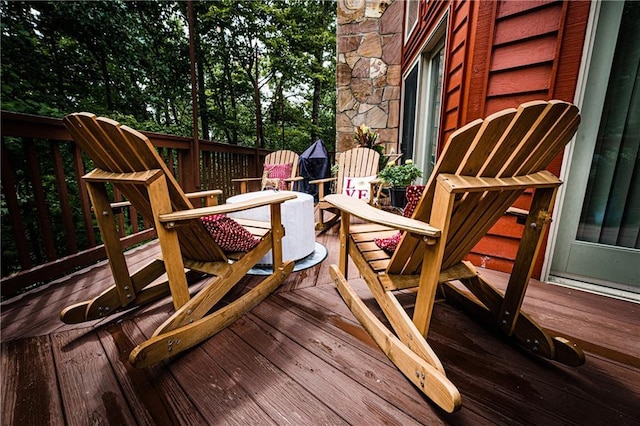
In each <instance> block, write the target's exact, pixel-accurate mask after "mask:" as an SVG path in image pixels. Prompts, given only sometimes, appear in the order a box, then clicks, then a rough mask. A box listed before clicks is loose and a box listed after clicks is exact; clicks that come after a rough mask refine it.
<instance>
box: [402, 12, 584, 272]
mask: <svg viewBox="0 0 640 426" xmlns="http://www.w3.org/2000/svg"><path fill="white" fill-rule="evenodd" d="M420 7H421V10H420V15H419V16H420V20H419V22H418V27H417V28H416V30H415V31H414V33H413V34H412V37H411V39H410V40H409V42H408V43H407V44H406V45H405V54H404V58H403V70H406V68H407V67H408V66H409V65H410V64H411V63H412V62H413V59H414V58H415V57H416V55H418V54H419V53H420V49H421V46H423V45H424V42H425V41H426V39H427V37H428V36H429V34H430V33H431V32H432V31H433V30H434V29H435V25H436V24H437V23H438V22H439V19H440V17H441V16H442V14H443V13H444V12H445V11H447V10H448V12H449V28H448V32H447V46H446V49H447V50H446V63H445V78H444V82H443V88H444V89H443V91H444V99H443V111H442V118H441V135H440V138H439V141H440V147H439V148H440V150H441V149H442V147H443V145H444V142H443V141H446V138H447V137H448V136H449V135H450V134H451V133H452V132H453V131H454V130H455V129H457V128H459V127H460V126H462V125H464V124H465V123H468V122H469V121H471V120H474V119H476V118H480V117H486V116H487V115H489V114H491V113H494V112H496V111H499V110H502V109H504V108H509V107H517V106H518V105H520V104H521V103H523V102H527V101H530V100H534V99H561V100H566V101H573V100H574V95H575V88H576V83H577V78H578V73H579V67H580V60H581V57H582V46H583V43H584V37H585V31H586V25H587V20H588V15H589V9H590V3H589V2H588V1H559V0H533V1H520V0H509V1H500V2H498V1H464V0H462V1H449V2H446V1H445V2H421V5H420ZM561 162H562V158H557V159H555V160H554V161H553V162H552V163H551V164H550V166H549V167H548V169H549V170H550V171H551V172H553V173H555V174H556V175H558V174H559V173H560V165H561ZM530 198H531V197H530V194H526V195H525V196H523V197H521V199H520V200H518V202H517V203H516V204H517V206H518V207H520V208H525V209H526V208H528V207H529V202H530ZM521 232H522V225H518V224H517V223H516V222H515V218H513V217H505V218H503V219H502V220H500V221H499V222H498V223H497V224H496V225H495V226H494V227H493V228H492V229H491V231H490V232H489V234H488V236H487V237H486V238H485V239H484V240H482V241H481V242H480V243H479V244H478V245H477V246H476V247H475V248H474V250H473V252H472V253H471V254H470V255H469V260H471V261H472V262H474V263H475V264H477V265H483V266H486V267H489V268H491V269H497V270H500V271H505V272H510V270H511V266H512V264H513V259H514V258H515V250H516V249H517V245H518V242H519V235H520V234H521ZM543 247H544V246H543ZM543 258H544V254H543V250H541V254H540V255H539V256H538V260H537V263H536V266H535V268H534V276H536V277H538V276H539V275H540V271H541V268H542V259H543Z"/></svg>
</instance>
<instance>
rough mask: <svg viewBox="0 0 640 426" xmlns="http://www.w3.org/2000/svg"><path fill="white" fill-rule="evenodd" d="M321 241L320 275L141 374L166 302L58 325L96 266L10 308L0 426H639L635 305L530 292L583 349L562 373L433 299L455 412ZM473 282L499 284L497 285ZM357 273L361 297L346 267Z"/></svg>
mask: <svg viewBox="0 0 640 426" xmlns="http://www.w3.org/2000/svg"><path fill="white" fill-rule="evenodd" d="M319 241H320V242H321V243H322V244H324V245H325V246H326V247H327V248H328V251H329V256H328V258H327V259H326V260H325V261H324V262H323V263H322V264H320V265H318V266H316V267H313V268H311V269H308V270H305V271H300V272H297V273H294V274H292V275H291V276H289V278H288V279H287V281H286V282H285V283H284V285H283V287H282V288H281V289H280V290H279V292H278V293H277V294H274V295H272V296H271V297H269V298H268V299H267V300H266V301H265V302H263V303H261V304H260V305H258V306H257V307H256V308H254V309H253V310H252V311H251V312H250V313H249V314H247V315H245V316H244V317H242V318H241V319H240V320H238V321H237V322H236V323H234V324H233V325H232V326H231V327H229V328H227V329H225V330H224V331H222V332H220V333H219V334H217V335H216V336H214V337H213V338H211V339H209V340H208V341H206V342H205V343H203V344H201V345H200V346H198V347H196V348H194V349H193V350H190V351H187V352H186V353H184V354H182V355H180V356H178V357H176V358H174V359H172V360H170V361H168V362H165V363H161V364H159V365H156V366H154V367H152V368H149V369H145V370H138V369H135V368H133V367H131V366H130V364H129V363H128V361H127V357H128V354H129V352H130V351H131V349H132V348H133V347H134V346H135V345H136V344H138V343H140V342H141V341H143V339H144V337H145V336H146V337H148V336H149V335H150V334H151V333H152V332H153V330H154V329H155V328H156V327H157V325H159V324H160V323H161V322H162V321H164V320H165V319H166V318H168V316H169V313H170V312H171V311H172V305H171V304H170V302H169V301H168V299H165V300H163V301H160V302H157V303H155V304H152V305H150V306H148V307H145V308H143V309H140V310H139V311H138V312H128V313H123V314H121V315H119V316H118V317H116V318H113V317H111V318H110V319H109V321H94V322H91V323H84V324H80V325H77V326H69V325H65V324H63V323H62V322H61V321H60V320H59V318H58V316H59V313H60V311H61V310H62V308H63V307H65V306H67V305H69V304H71V303H74V302H76V301H81V300H83V299H84V298H86V297H87V296H88V294H89V293H92V294H95V292H96V289H98V288H101V287H106V286H107V285H108V284H109V281H110V271H109V268H108V266H107V265H106V263H104V262H103V263H101V264H98V265H96V266H94V267H92V268H89V269H86V270H83V271H80V272H78V273H75V274H73V275H71V276H69V277H66V278H65V279H64V280H63V281H64V282H61V283H58V284H55V285H50V286H49V288H46V289H40V290H39V291H37V292H34V293H32V294H27V295H24V296H22V297H21V298H19V299H15V300H11V301H8V302H6V303H4V304H3V305H2V317H1V321H2V322H1V326H2V375H1V378H0V380H1V381H2V424H3V425H27V424H29V425H31V424H34V425H35V424H69V425H84V424H89V423H92V424H119V425H120V424H122V425H124V424H252V425H253V424H294V425H316V424H368V425H373V424H400V425H410V424H429V425H432V424H456V425H457V424H460V425H478V424H504V425H513V424H537V425H553V424H557V425H567V424H579V425H593V424H602V425H614V424H615V425H624V424H639V422H640V420H638V419H640V358H639V356H640V355H639V354H640V305H637V304H633V303H630V302H624V301H620V300H615V299H611V298H606V297H603V296H598V295H594V294H589V293H585V292H582V291H578V290H573V289H567V288H562V287H557V286H552V285H546V284H542V283H539V282H535V281H534V282H532V283H531V285H530V287H529V291H528V295H527V298H526V299H525V302H524V310H525V311H527V312H528V313H530V314H531V315H532V316H533V317H534V318H535V319H537V320H538V321H539V322H540V323H541V324H542V325H543V326H544V327H547V328H549V329H550V330H552V331H557V332H562V333H563V334H565V335H567V336H570V337H571V338H572V340H573V341H575V342H577V343H579V344H581V346H582V347H583V349H584V350H585V352H586V353H587V361H586V364H585V365H583V366H581V367H577V368H571V367H566V366H563V365H560V364H556V363H553V362H548V361H546V360H543V359H540V358H536V357H535V356H533V355H530V354H529V353H528V352H526V351H524V350H520V349H518V348H517V347H515V346H512V345H510V344H509V343H508V342H506V341H505V340H503V339H500V338H498V337H497V336H496V335H494V334H493V333H492V332H491V331H490V330H488V329H485V328H483V327H482V326H480V325H479V324H477V323H476V322H474V321H473V320H472V319H471V318H470V317H468V316H466V315H465V314H464V313H463V312H461V311H459V310H457V309H456V308H455V307H452V306H450V305H448V304H446V303H444V301H440V302H438V303H436V307H435V310H434V316H433V321H432V324H431V329H430V334H429V342H430V343H431V345H432V346H433V348H434V350H435V351H436V353H437V354H438V355H439V357H440V359H441V360H442V362H443V364H444V367H445V371H447V374H448V376H449V377H450V379H451V381H452V382H453V383H454V384H455V385H456V386H457V387H458V389H459V390H460V392H461V393H462V398H463V405H462V409H461V410H460V411H458V412H456V413H454V414H450V415H449V414H446V413H444V412H442V411H441V410H439V409H438V408H437V407H435V406H434V405H432V404H431V403H430V402H429V401H428V400H427V399H426V398H424V397H423V396H422V394H421V393H420V392H418V391H417V389H415V388H414V387H413V385H412V384H411V383H410V382H409V381H407V380H406V379H405V378H404V376H403V375H402V374H401V373H400V372H399V371H398V370H397V369H396V368H395V367H394V365H393V364H392V363H391V362H390V361H389V360H388V359H387V358H386V357H385V356H384V354H383V353H382V352H381V351H380V350H379V349H378V348H377V346H376V345H375V344H374V343H373V341H372V340H371V339H370V337H369V336H368V334H367V333H366V332H365V331H364V330H363V328H362V327H361V326H360V324H359V323H358V322H357V320H355V318H354V317H353V316H352V314H351V312H350V311H349V310H348V308H347V307H346V305H345V304H344V303H343V301H342V299H341V298H340V296H339V294H338V292H337V291H336V289H335V287H334V286H333V283H332V282H331V279H330V277H329V272H328V266H329V264H331V263H337V256H338V238H337V236H336V234H335V233H331V232H329V233H327V234H325V235H323V236H321V237H319ZM158 252H159V249H158V246H157V243H155V242H153V243H150V244H147V245H146V246H143V247H140V248H137V249H135V250H133V251H131V252H129V253H128V256H127V259H128V263H129V266H130V268H131V269H132V270H135V269H136V266H137V265H140V264H141V263H143V262H144V261H145V260H147V259H149V258H150V257H153V256H156V255H157V254H158ZM482 272H483V273H485V274H487V275H491V278H492V280H493V281H494V282H495V283H497V284H499V285H502V288H504V286H506V279H507V276H506V275H504V274H501V273H497V272H493V271H484V270H482ZM350 274H351V276H350V281H351V283H352V285H354V286H355V287H356V288H358V289H360V290H364V289H365V287H366V285H365V284H364V282H363V281H362V280H360V279H359V278H358V277H357V276H356V275H355V268H351V269H350ZM255 279H256V278H251V277H247V278H245V281H246V284H247V285H248V286H250V285H251V283H252V280H255ZM257 279H261V278H257ZM89 289H91V290H90V291H89ZM406 297H407V298H410V297H411V294H410V293H407V294H406Z"/></svg>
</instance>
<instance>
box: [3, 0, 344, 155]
mask: <svg viewBox="0 0 640 426" xmlns="http://www.w3.org/2000/svg"><path fill="white" fill-rule="evenodd" d="M191 4H192V7H193V9H194V12H195V16H196V25H195V30H196V39H195V41H196V43H195V44H196V59H197V67H196V69H197V74H198V75H197V84H198V96H199V105H198V109H199V114H200V125H201V126H206V127H207V128H206V129H205V130H206V131H205V132H202V133H205V134H211V135H215V137H216V138H221V140H219V141H220V142H229V143H241V144H245V145H252V144H254V143H255V141H256V139H262V140H264V143H265V145H266V146H278V148H280V145H281V143H282V128H283V127H284V129H285V138H284V140H285V144H286V145H287V148H289V149H296V150H298V151H301V150H303V149H304V148H306V147H307V146H308V145H309V144H310V143H311V142H313V141H314V139H315V138H317V137H318V136H322V137H323V138H324V139H325V143H327V144H328V145H329V146H333V143H334V139H335V124H334V122H335V120H334V119H333V117H334V114H335V84H334V83H333V82H334V78H335V77H334V75H335V14H336V3H335V2H334V1H315V0H314V1H311V0H289V1H275V0H251V1H241V2H238V1H237V0H218V1H212V2H192V3H191ZM187 5H188V4H187V2H184V1H166V2H165V1H123V0H109V1H104V0H103V1H91V2H78V1H66V2H60V1H38V2H35V1H32V2H17V1H11V2H1V3H0V9H1V10H0V11H1V13H2V17H3V18H2V22H1V26H2V49H1V50H0V55H1V57H0V66H1V74H2V84H1V91H2V92H1V95H2V109H7V110H12V111H18V112H26V113H33V114H43V115H55V116H63V115H65V114H68V113H70V112H74V111H79V110H85V111H91V112H94V113H96V114H102V115H110V116H114V115H118V114H119V115H123V116H125V117H131V118H132V119H133V120H132V121H135V122H136V123H139V124H141V125H144V126H146V127H141V129H143V130H145V129H147V130H151V129H153V130H156V131H164V132H176V131H179V132H180V135H183V136H191V133H192V130H191V125H192V124H191V123H192V113H191V112H192V108H193V105H192V98H191V76H190V55H189V37H188V10H187ZM275 75H280V76H281V77H279V78H274V76H275ZM280 88H281V89H282V90H281V92H282V96H280V93H281V92H280ZM256 90H257V93H258V96H257V97H256V96H255V94H256ZM258 122H259V123H260V124H261V126H260V127H261V129H259V128H258V126H257V123H258ZM283 125H284V126H283ZM256 132H261V134H260V135H259V137H258V138H256ZM322 132H324V133H322ZM202 133H201V134H202Z"/></svg>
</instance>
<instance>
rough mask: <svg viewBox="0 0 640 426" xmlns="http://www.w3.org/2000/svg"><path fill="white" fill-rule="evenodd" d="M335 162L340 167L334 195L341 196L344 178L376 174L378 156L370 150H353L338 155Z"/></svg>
mask: <svg viewBox="0 0 640 426" xmlns="http://www.w3.org/2000/svg"><path fill="white" fill-rule="evenodd" d="M336 162H337V163H338V164H339V165H340V167H339V168H338V180H337V182H336V193H337V194H341V193H342V186H343V184H344V178H345V177H367V176H374V175H377V174H378V167H379V163H380V154H379V153H378V152H377V151H375V150H373V149H370V148H353V149H350V150H348V151H343V152H341V153H339V154H338V156H337V158H336Z"/></svg>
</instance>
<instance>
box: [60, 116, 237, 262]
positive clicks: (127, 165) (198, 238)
mask: <svg viewBox="0 0 640 426" xmlns="http://www.w3.org/2000/svg"><path fill="white" fill-rule="evenodd" d="M64 124H65V126H66V127H67V129H68V130H69V133H71V136H72V137H73V139H74V141H75V142H76V143H77V144H78V145H79V147H80V148H81V149H82V150H83V151H84V152H85V153H86V154H87V155H88V156H89V158H91V160H92V161H93V164H94V166H95V167H97V168H98V169H101V170H104V171H107V172H112V173H130V172H144V171H147V170H162V171H163V172H164V175H165V178H166V181H167V187H168V190H169V197H170V200H171V204H172V207H173V210H174V211H177V210H187V209H192V208H193V205H192V204H191V202H190V201H189V199H188V198H187V197H186V195H185V194H184V192H183V190H182V188H181V187H180V185H179V184H178V182H177V181H176V179H175V178H174V177H173V175H172V174H171V173H170V172H169V169H168V168H167V167H166V165H165V163H164V161H163V160H162V158H161V157H160V155H159V154H158V152H157V151H156V149H155V148H154V147H153V145H152V144H151V141H149V138H147V137H146V136H145V135H143V134H142V133H140V132H138V131H136V130H134V129H131V128H129V127H127V126H123V125H120V124H119V123H118V122H116V121H113V120H110V119H108V118H104V117H99V118H98V117H96V116H95V115H93V114H91V113H85V112H83V113H75V114H70V115H67V116H66V117H65V118H64ZM113 185H114V187H116V188H117V189H118V190H120V191H121V192H122V194H123V195H124V196H125V197H126V199H127V200H128V201H130V202H131V204H132V205H133V206H134V207H135V208H136V210H137V211H138V212H139V213H140V214H142V216H143V217H144V218H145V219H146V220H147V221H148V222H150V223H154V219H153V212H152V208H151V201H150V200H149V195H148V193H147V190H146V188H144V187H143V186H142V185H135V184H126V183H118V182H113ZM178 236H179V239H180V243H181V249H182V250H183V255H184V256H185V257H186V258H188V259H193V260H198V261H210V260H215V259H225V255H224V254H223V253H222V251H221V250H220V248H219V247H218V245H217V244H215V243H214V242H213V240H212V239H211V236H210V234H209V233H208V231H207V230H206V228H205V227H204V225H203V224H202V223H201V221H199V220H193V221H189V222H188V225H186V226H181V227H179V229H178Z"/></svg>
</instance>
